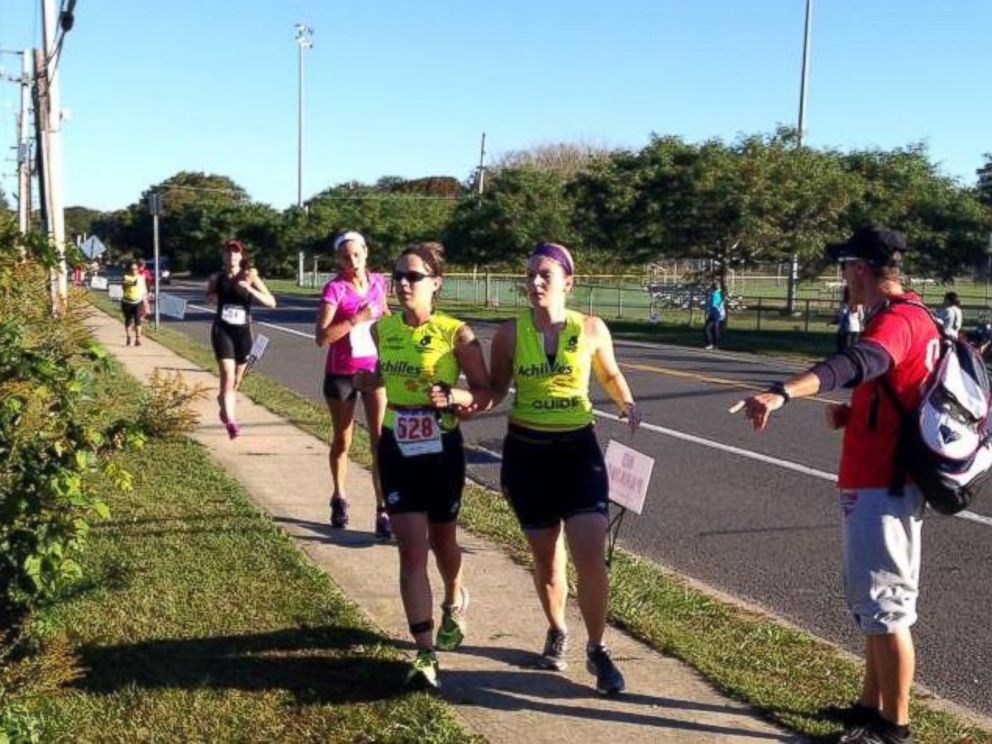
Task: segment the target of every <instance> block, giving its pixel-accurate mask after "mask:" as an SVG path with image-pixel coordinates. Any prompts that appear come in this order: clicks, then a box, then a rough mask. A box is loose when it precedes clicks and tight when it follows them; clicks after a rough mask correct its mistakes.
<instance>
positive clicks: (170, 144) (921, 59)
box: [0, 0, 992, 210]
mask: <svg viewBox="0 0 992 744" xmlns="http://www.w3.org/2000/svg"><path fill="white" fill-rule="evenodd" d="M57 2H58V0H57ZM805 5H806V3H805V0H612V2H609V3H607V2H602V1H599V2H592V1H591V0H416V1H414V0H310V1H306V0H157V1H156V0H78V2H77V4H76V13H75V15H76V23H75V26H74V27H73V29H72V30H71V31H70V32H69V33H68V34H67V35H66V37H65V40H64V44H63V52H62V58H61V61H60V64H59V73H60V76H61V96H62V106H63V109H65V110H66V113H67V115H68V120H67V121H66V122H65V124H64V127H63V139H62V143H63V154H64V161H65V166H64V178H65V194H66V204H67V205H70V206H71V205H81V206H88V207H92V208H96V209H102V210H109V209H118V208H123V207H125V206H127V205H128V204H130V203H132V202H134V201H135V200H136V199H137V198H138V197H139V196H140V194H141V192H142V191H143V190H144V189H146V188H148V187H149V186H151V185H152V184H154V183H157V182H159V181H162V180H164V179H166V178H168V177H169V176H171V175H173V174H174V173H176V172H178V171H181V170H190V171H206V172H212V173H218V174H222V175H226V176H229V177H231V178H233V179H234V180H235V181H236V182H237V183H238V184H239V185H241V186H242V187H244V188H245V189H247V190H248V192H249V194H250V195H251V197H252V198H253V199H256V200H259V201H262V202H266V203H268V204H271V205H272V206H274V207H276V208H279V209H283V208H285V207H287V206H289V205H291V204H294V203H295V202H296V196H297V159H296V151H297V90H298V88H297V85H298V55H299V50H298V47H297V45H296V43H295V41H294V37H295V24H297V23H305V24H307V25H309V26H311V27H313V29H314V33H313V48H312V49H310V50H308V51H306V52H305V56H304V127H305V149H304V167H303V184H304V188H303V193H304V198H307V197H309V196H311V195H313V194H315V193H317V192H319V191H321V190H323V189H324V188H327V187H328V186H331V185H333V184H336V183H340V182H343V181H349V180H359V181H365V182H372V181H375V180H377V179H378V178H379V177H380V176H384V175H396V176H401V177H406V178H417V177H421V176H428V175H451V176H455V177H457V178H459V179H465V178H468V177H469V176H470V175H471V174H472V172H473V171H474V169H475V166H476V165H477V163H478V159H479V142H480V137H481V134H482V132H486V137H487V148H486V149H487V151H488V155H487V161H491V160H493V159H496V158H498V157H499V156H500V154H502V153H506V152H508V151H513V150H520V149H526V148H528V147H533V146H536V145H541V144H548V143H554V142H581V143H585V144H591V145H598V146H606V147H623V148H630V149H638V148H641V147H643V146H644V145H645V144H647V142H648V141H649V139H650V137H651V135H652V133H655V134H660V135H667V134H674V135H678V136H681V137H683V138H685V139H687V140H690V141H702V140H706V139H710V138H714V137H718V138H721V139H724V140H726V141H732V140H734V139H735V138H736V137H738V136H740V135H742V134H753V133H759V132H764V133H769V132H772V131H774V130H775V128H776V127H777V126H779V125H788V126H795V125H796V123H797V119H798V108H799V81H800V63H801V59H802V46H803V20H804V13H805ZM39 7H40V2H39V0H0V49H4V50H11V49H14V50H19V49H23V48H27V47H31V46H35V45H39V44H40V38H41V22H40V10H39ZM989 28H992V1H990V0H953V2H934V1H933V0H814V2H813V16H812V43H811V45H810V76H809V91H808V96H809V97H808V103H807V108H806V132H807V135H806V142H807V144H809V145H811V146H814V147H837V148H840V149H844V150H847V149H852V148H868V147H881V148H894V147H904V146H907V145H910V144H913V143H917V142H921V141H923V142H925V143H926V144H927V146H928V148H929V152H930V155H931V157H932V158H933V159H934V160H936V161H938V162H939V163H940V164H941V167H942V169H943V171H944V172H945V173H946V174H947V175H949V176H952V177H954V178H958V179H960V180H961V181H962V182H963V183H968V184H971V183H973V182H974V180H975V169H976V168H978V167H979V166H980V165H981V164H982V162H983V159H982V154H983V153H986V152H989V151H992V87H990V86H989V83H988V80H989V75H990V71H992V47H990V44H989V41H988V29H989ZM19 65H20V61H19V59H18V58H17V57H14V56H10V55H0V66H2V68H3V71H4V73H6V75H10V74H17V73H18V72H19ZM19 105H20V103H19V93H18V87H17V86H16V85H14V84H12V83H9V82H6V83H2V84H0V144H3V146H4V152H5V153H6V155H5V157H4V160H3V162H2V169H0V170H2V172H3V176H4V177H3V181H2V186H3V189H4V191H5V192H6V193H7V194H8V195H11V194H13V193H14V192H15V191H16V180H15V179H14V178H13V177H12V176H13V173H14V171H15V168H16V166H15V164H14V163H13V162H12V161H10V160H9V159H8V158H12V157H13V155H14V153H13V151H12V150H10V149H8V148H9V147H12V146H13V145H15V143H16V129H15V117H16V113H17V111H18V109H19Z"/></svg>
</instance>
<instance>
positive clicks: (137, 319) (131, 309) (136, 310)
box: [121, 302, 144, 326]
mask: <svg viewBox="0 0 992 744" xmlns="http://www.w3.org/2000/svg"><path fill="white" fill-rule="evenodd" d="M143 309H144V304H143V303H141V302H121V312H122V313H124V325H126V326H129V325H135V326H140V325H141V311H142V310H143Z"/></svg>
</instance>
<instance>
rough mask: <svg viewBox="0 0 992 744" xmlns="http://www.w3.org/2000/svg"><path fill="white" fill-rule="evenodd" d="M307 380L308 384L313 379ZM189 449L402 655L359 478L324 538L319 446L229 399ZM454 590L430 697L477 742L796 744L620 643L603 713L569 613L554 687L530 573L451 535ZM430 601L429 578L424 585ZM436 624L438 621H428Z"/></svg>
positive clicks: (114, 341)
mask: <svg viewBox="0 0 992 744" xmlns="http://www.w3.org/2000/svg"><path fill="white" fill-rule="evenodd" d="M89 325H90V327H91V329H92V331H93V333H94V335H95V336H96V338H97V340H98V341H99V342H100V343H101V344H102V345H103V346H105V347H106V348H107V349H108V350H109V351H110V353H111V354H113V355H114V356H115V357H116V358H117V359H118V360H119V361H120V362H121V363H122V364H123V365H124V366H125V368H126V369H127V370H128V371H129V372H130V373H131V374H132V375H134V376H135V377H137V378H138V379H139V380H141V381H146V380H147V378H148V377H149V376H150V375H151V374H152V373H153V372H154V371H155V370H156V369H161V370H163V371H175V370H178V371H181V372H182V373H183V375H184V376H185V377H186V379H187V380H188V381H189V382H190V383H202V384H204V385H205V386H207V387H208V388H209V389H210V390H212V391H216V389H217V378H216V377H215V376H214V375H213V374H211V373H209V372H206V371H204V370H202V369H200V368H198V367H196V366H195V365H193V364H192V363H191V362H188V361H187V360H185V359H183V358H182V357H180V356H178V355H177V354H175V353H173V352H172V351H170V350H168V349H166V348H165V347H163V346H161V345H160V344H157V343H155V342H153V341H150V340H148V339H144V340H143V343H142V346H141V347H140V348H136V347H126V346H125V345H124V332H123V328H122V327H121V323H120V321H119V320H117V319H116V318H110V317H109V316H107V315H105V314H103V313H95V314H94V316H93V317H92V319H91V320H90V321H89ZM314 374H319V370H314ZM196 409H197V412H198V413H199V414H200V417H201V418H200V424H199V426H198V427H197V429H196V431H195V432H194V434H193V438H194V439H196V440H197V441H198V442H200V443H201V444H203V446H204V447H206V448H207V450H208V451H209V452H210V454H211V456H212V457H213V459H214V460H215V461H216V462H217V463H218V464H219V465H220V466H221V467H222V468H224V470H226V471H227V472H228V473H229V474H230V475H231V476H232V477H234V478H236V479H237V480H238V481H239V482H240V483H241V484H242V485H243V486H244V488H245V489H246V490H247V492H248V493H249V495H250V496H251V498H252V499H253V500H254V501H255V502H256V503H257V504H258V505H259V507H260V508H262V509H264V510H265V511H267V512H268V513H269V514H270V515H271V517H272V519H273V520H274V521H275V522H276V523H277V524H279V525H281V526H282V527H283V528H284V529H285V530H286V531H287V532H288V533H289V534H290V535H292V536H293V538H294V539H295V540H296V541H297V543H298V544H299V546H300V547H301V548H302V550H303V551H304V552H306V554H307V555H308V556H309V557H310V558H311V560H313V562H314V563H316V564H317V565H318V566H320V567H321V568H322V569H323V570H324V571H326V572H327V573H328V574H329V575H330V577H331V578H332V580H333V581H334V582H335V583H336V584H337V585H338V586H339V587H340V588H341V590H342V591H343V592H344V593H345V594H346V595H347V596H349V597H350V598H351V599H352V600H353V601H354V602H356V603H357V604H358V605H359V606H360V607H361V609H362V610H363V612H364V613H365V614H366V615H367V616H368V617H369V618H370V619H371V620H372V622H373V623H375V624H376V625H377V626H378V627H379V628H381V629H382V630H383V631H384V632H385V633H387V634H388V635H389V636H391V637H392V638H395V639H397V641H399V642H401V644H404V645H408V641H409V634H408V631H407V624H406V618H405V617H404V614H403V607H402V604H401V602H400V597H399V587H398V580H397V570H398V566H397V557H396V548H395V546H393V545H383V544H380V543H377V542H376V540H375V539H374V537H373V534H372V528H373V518H374V503H375V501H374V496H373V492H372V483H371V477H370V475H369V473H368V472H367V471H366V470H363V469H362V468H360V467H358V466H353V467H351V468H350V469H349V474H348V476H349V477H348V496H349V499H350V501H351V526H350V527H349V529H347V530H344V531H341V530H332V529H331V528H330V527H329V526H328V524H327V518H328V508H327V498H328V493H329V490H330V475H329V473H328V468H327V445H326V443H324V442H322V441H320V440H319V439H317V438H315V437H313V436H311V435H310V434H307V433H306V432H303V431H301V430H300V429H297V428H296V427H294V426H292V425H291V424H289V423H288V422H286V421H285V420H283V419H281V418H279V417H278V416H276V415H274V414H273V413H271V412H270V411H268V410H266V409H265V408H262V407H261V406H258V405H255V404H254V403H252V402H251V401H249V400H247V399H246V398H245V397H244V396H240V399H239V402H238V421H239V423H241V425H242V426H243V427H244V433H243V434H242V436H241V437H240V438H238V439H237V440H234V441H230V440H229V439H228V436H227V432H226V431H225V430H224V427H223V426H222V425H221V424H220V422H219V421H218V419H217V405H216V401H215V399H214V396H213V395H210V396H208V398H207V400H204V401H201V402H199V403H198V404H197V406H196ZM460 541H461V544H462V546H463V549H464V551H465V562H464V570H465V583H466V585H467V586H468V587H469V589H470V590H471V592H472V604H471V607H470V609H469V613H468V621H469V632H468V638H467V639H466V645H465V646H463V647H462V648H461V649H459V650H458V651H456V652H451V653H439V655H438V656H439V659H440V662H441V673H442V682H443V690H442V694H443V697H444V699H445V700H446V701H448V702H449V703H450V704H451V706H452V707H453V709H454V710H455V712H456V714H457V715H458V716H459V718H460V719H461V720H462V721H463V723H464V724H465V726H466V728H467V729H469V730H470V731H473V732H475V733H478V734H480V735H482V736H483V737H485V738H486V739H488V740H489V741H490V742H506V743H507V744H521V742H565V741H590V742H598V741H609V740H614V741H624V742H679V743H696V742H711V741H719V742H755V741H800V738H799V737H797V736H794V735H790V734H786V733H784V732H782V731H781V730H779V729H776V728H775V727H774V726H772V725H770V724H768V723H767V722H765V721H763V720H761V719H760V718H759V717H758V716H757V715H756V714H755V713H754V711H752V710H751V709H749V708H747V707H746V706H743V705H741V704H739V703H736V702H734V701H731V700H729V699H727V698H726V697H724V696H722V695H721V694H719V693H718V692H716V691H715V690H714V689H713V688H712V687H710V685H708V684H707V683H706V682H705V681H703V680H702V679H701V678H700V676H699V675H698V674H697V673H696V672H695V671H693V670H692V669H690V668H689V667H687V666H686V665H684V664H682V663H681V662H679V661H676V660H675V659H672V658H669V657H667V656H663V655H661V654H659V653H656V652H655V651H653V650H651V649H650V648H648V647H647V646H645V645H643V644H641V643H638V642H637V641H635V640H633V639H631V638H630V637H628V636H626V635H624V634H623V633H621V632H620V631H617V630H615V629H610V630H609V631H608V632H607V642H608V643H609V645H610V647H611V648H612V650H613V654H614V657H615V658H616V660H617V662H618V665H619V667H620V668H621V670H622V671H623V673H624V675H625V676H626V679H627V690H628V692H626V693H624V694H623V695H621V696H619V697H617V698H612V699H607V698H602V697H600V696H598V695H597V694H596V692H595V690H594V689H593V687H592V684H593V682H594V680H593V678H592V676H591V675H590V674H588V673H587V672H586V670H585V659H584V644H585V634H584V630H583V625H582V620H581V618H580V617H579V614H578V609H577V607H576V606H575V602H571V603H570V614H569V627H570V628H571V629H572V649H571V650H570V652H569V662H570V664H569V668H568V671H567V672H565V673H555V672H548V671H544V670H540V669H538V668H537V667H536V666H535V664H534V661H535V658H536V655H537V653H539V652H540V649H541V647H542V645H543V642H544V632H545V629H546V621H545V619H544V615H543V613H542V612H541V608H540V605H539V603H538V600H537V597H536V596H535V594H534V589H533V584H532V583H531V577H530V575H529V573H528V572H527V571H526V570H525V569H523V568H521V567H520V566H518V565H516V564H514V563H513V562H512V561H510V559H509V558H507V557H506V556H505V555H504V554H503V553H502V552H501V551H500V550H499V549H498V548H497V547H496V546H495V545H493V544H491V543H488V542H486V541H484V540H480V539H479V538H477V537H475V536H473V535H471V534H468V533H465V532H463V533H461V535H460ZM432 583H433V586H434V588H435V599H436V601H437V602H440V599H438V589H439V587H440V586H441V583H440V578H439V576H438V575H437V574H436V572H435V573H434V574H433V577H432ZM438 614H439V613H438Z"/></svg>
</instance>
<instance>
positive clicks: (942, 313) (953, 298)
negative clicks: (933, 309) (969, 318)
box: [937, 292, 964, 338]
mask: <svg viewBox="0 0 992 744" xmlns="http://www.w3.org/2000/svg"><path fill="white" fill-rule="evenodd" d="M937 317H938V318H940V322H941V323H943V325H944V335H945V336H950V337H951V338H957V337H958V334H959V333H960V332H961V324H962V323H963V322H964V313H962V312H961V298H960V297H958V293H957V292H948V293H947V294H945V295H944V304H943V305H941V306H940V309H939V310H937Z"/></svg>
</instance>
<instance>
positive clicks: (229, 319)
mask: <svg viewBox="0 0 992 744" xmlns="http://www.w3.org/2000/svg"><path fill="white" fill-rule="evenodd" d="M220 319H221V320H223V321H224V322H225V323H227V324H228V325H236V326H242V325H244V324H245V323H246V322H247V321H248V313H246V312H245V309H244V308H243V307H241V306H240V305H224V307H222V308H221V309H220Z"/></svg>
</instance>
